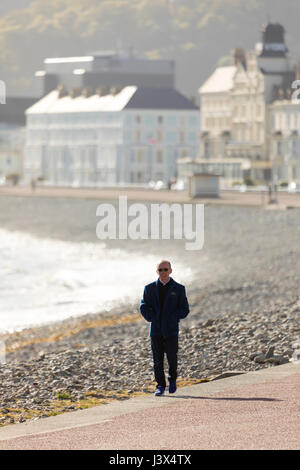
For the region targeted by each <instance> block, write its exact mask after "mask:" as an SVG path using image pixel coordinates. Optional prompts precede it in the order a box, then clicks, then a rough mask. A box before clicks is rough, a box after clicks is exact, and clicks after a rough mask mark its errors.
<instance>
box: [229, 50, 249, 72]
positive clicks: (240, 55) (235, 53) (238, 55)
mask: <svg viewBox="0 0 300 470" xmlns="http://www.w3.org/2000/svg"><path fill="white" fill-rule="evenodd" d="M231 56H232V62H233V65H237V64H238V63H240V64H242V65H243V67H244V68H246V57H245V52H244V49H242V48H241V47H236V48H235V49H232V52H231Z"/></svg>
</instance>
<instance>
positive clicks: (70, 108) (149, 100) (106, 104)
mask: <svg viewBox="0 0 300 470" xmlns="http://www.w3.org/2000/svg"><path fill="white" fill-rule="evenodd" d="M123 109H172V110H198V107H197V106H196V105H194V104H193V103H192V102H191V101H189V100H188V99H187V98H186V97H185V96H183V95H182V94H181V93H180V92H178V91H177V90H174V89H173V88H170V89H169V88H164V89H161V88H138V87H136V86H126V87H124V88H122V89H121V90H120V91H119V92H118V93H115V92H114V93H112V91H108V94H105V95H100V94H92V95H91V96H85V95H84V94H79V96H76V97H72V96H70V95H69V94H67V95H65V96H61V97H60V93H59V90H54V91H52V92H50V93H49V94H48V95H46V96H45V97H43V98H42V99H40V100H39V101H38V102H37V103H35V104H34V105H33V106H31V107H30V108H29V109H27V111H26V113H28V114H35V113H36V114H43V113H71V112H77V113H78V112H93V111H94V112H97V111H98V112H109V111H110V112H114V111H122V110H123Z"/></svg>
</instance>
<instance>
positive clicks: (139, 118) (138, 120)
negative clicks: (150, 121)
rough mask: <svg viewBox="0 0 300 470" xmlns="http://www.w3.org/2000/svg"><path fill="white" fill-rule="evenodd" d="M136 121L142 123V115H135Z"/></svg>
mask: <svg viewBox="0 0 300 470" xmlns="http://www.w3.org/2000/svg"><path fill="white" fill-rule="evenodd" d="M135 122H136V123H137V124H140V123H141V116H136V117H135Z"/></svg>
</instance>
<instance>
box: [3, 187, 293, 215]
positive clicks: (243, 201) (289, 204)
mask: <svg viewBox="0 0 300 470" xmlns="http://www.w3.org/2000/svg"><path fill="white" fill-rule="evenodd" d="M1 196H19V197H71V198H84V199H85V198H87V199H101V200H116V199H118V197H119V196H127V197H128V200H133V201H144V202H157V203H158V202H161V203H162V202H168V203H176V202H177V203H182V204H184V203H191V202H192V203H199V204H205V205H225V206H243V207H260V208H263V209H278V210H282V209H300V193H299V194H289V193H286V192H279V193H278V194H277V199H278V203H277V204H268V193H267V191H264V192H262V191H259V192H257V193H256V192H239V191H235V190H221V191H220V197H210V198H207V197H206V198H200V197H197V198H192V197H190V196H189V195H188V192H187V190H182V191H174V190H167V189H162V190H157V191H156V190H152V189H147V188H120V187H109V188H70V187H59V186H57V187H50V186H49V187H47V186H37V187H36V189H35V190H32V189H31V187H30V186H1V187H0V197H1Z"/></svg>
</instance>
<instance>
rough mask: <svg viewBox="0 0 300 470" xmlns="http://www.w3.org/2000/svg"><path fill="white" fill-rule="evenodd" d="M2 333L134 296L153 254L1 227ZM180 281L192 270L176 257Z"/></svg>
mask: <svg viewBox="0 0 300 470" xmlns="http://www.w3.org/2000/svg"><path fill="white" fill-rule="evenodd" d="M0 250H1V253H0V332H4V331H13V330H17V329H22V328H25V327H29V326H37V325H41V324H46V323H51V322H54V321H57V320H64V319H66V318H68V317H71V316H79V315H84V314H86V313H96V312H99V311H103V310H108V309H111V308H113V307H114V306H115V305H117V304H120V303H124V302H125V303H127V302H128V303H132V302H135V301H136V300H138V299H139V298H140V297H141V295H142V292H143V287H144V285H145V284H147V283H149V282H151V281H153V280H154V279H156V278H157V275H156V272H155V268H156V264H157V261H158V260H157V258H156V257H155V256H153V255H147V254H145V255H139V254H134V253H129V252H126V251H123V250H120V249H108V248H107V247H106V245H105V243H103V242H99V243H87V242H82V243H74V242H66V241H59V240H53V239H50V238H47V239H45V238H38V237H35V236H33V235H31V234H28V233H23V232H9V231H6V230H3V229H0ZM174 262H175V263H174V266H175V267H176V272H175V270H174V272H173V274H172V275H174V277H175V278H176V280H178V282H183V281H186V280H188V279H191V278H192V272H191V269H190V268H189V267H187V266H185V265H184V264H183V263H182V262H181V261H180V260H178V261H177V260H174Z"/></svg>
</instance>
